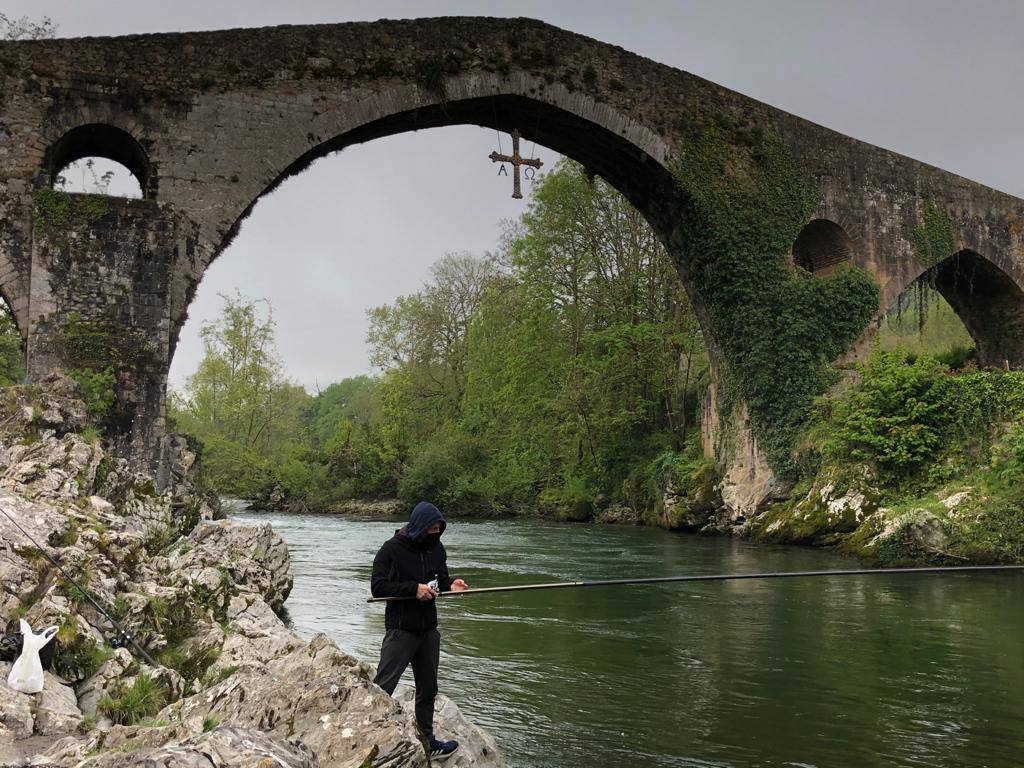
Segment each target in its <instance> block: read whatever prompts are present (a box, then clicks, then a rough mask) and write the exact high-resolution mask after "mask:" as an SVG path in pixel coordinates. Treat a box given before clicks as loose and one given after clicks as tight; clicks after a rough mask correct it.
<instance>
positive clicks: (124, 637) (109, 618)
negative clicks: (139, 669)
mask: <svg viewBox="0 0 1024 768" xmlns="http://www.w3.org/2000/svg"><path fill="white" fill-rule="evenodd" d="M0 512H3V513H4V517H6V518H7V519H8V520H10V521H11V522H12V523H14V526H15V527H16V528H17V529H18V530H19V531H21V533H22V535H23V536H24V537H25V538H26V539H28V540H29V541H30V542H32V546H33V547H35V548H36V549H37V550H38V551H39V552H41V553H42V555H43V557H45V558H46V559H47V560H49V561H50V562H51V563H52V564H53V567H54V568H56V569H57V570H58V571H60V573H61V575H62V576H63V577H64V578H65V579H67V580H68V581H69V582H71V585H72V586H73V587H74V588H75V589H77V590H78V592H79V594H81V595H82V596H84V597H85V599H86V600H88V601H89V602H90V603H92V606H93V608H95V609H96V610H97V611H99V612H100V613H102V614H103V615H104V616H106V617H107V621H109V622H110V623H111V624H113V625H114V629H116V630H117V631H118V633H119V637H120V639H121V640H124V641H126V642H127V643H128V644H129V645H131V647H132V648H134V649H135V650H136V652H137V653H138V654H139V656H141V657H142V658H143V660H144V661H145V662H146V663H147V664H149V665H150V666H151V667H156V666H158V665H157V663H156V662H155V661H153V658H152V657H151V656H150V655H149V654H148V653H146V651H145V649H144V648H143V647H142V646H141V645H139V644H138V643H136V642H135V638H134V637H132V636H131V635H129V634H128V633H127V632H126V631H125V629H124V627H122V626H121V625H120V624H119V623H118V622H117V620H116V619H115V618H114V617H113V616H111V615H110V614H109V613H107V611H106V610H104V608H103V606H102V605H100V604H99V603H98V602H96V600H94V599H93V596H92V594H91V593H90V592H89V590H87V589H86V588H85V587H83V586H81V585H80V584H79V583H78V582H77V581H75V580H74V579H73V578H71V574H69V573H68V572H67V571H65V570H64V567H63V566H62V565H61V564H60V563H58V562H57V561H56V560H55V559H54V558H53V557H51V556H50V553H49V552H47V551H46V550H45V549H43V548H42V547H41V546H39V544H38V543H37V542H36V540H35V539H33V538H32V537H31V536H29V533H28V531H26V530H25V529H24V528H22V527H21V524H20V523H18V521H17V520H15V519H14V518H13V517H11V516H10V515H9V514H7V510H6V509H4V508H3V507H0Z"/></svg>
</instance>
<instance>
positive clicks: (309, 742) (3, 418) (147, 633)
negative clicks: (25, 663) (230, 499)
mask: <svg viewBox="0 0 1024 768" xmlns="http://www.w3.org/2000/svg"><path fill="white" fill-rule="evenodd" d="M94 434H95V430H93V429H92V428H91V427H90V426H89V424H88V419H87V416H86V408H85V406H84V405H83V403H82V402H81V400H80V399H79V392H78V389H77V385H76V384H75V383H74V382H73V381H71V380H70V379H62V378H53V379H48V380H46V381H44V382H42V383H40V384H38V385H34V386H24V387H15V388H9V389H4V390H2V391H0V507H2V508H3V510H4V511H5V512H6V513H7V515H10V518H11V519H8V518H7V517H6V516H2V515H0V542H2V544H3V548H2V550H0V575H2V592H0V616H2V617H3V618H4V619H5V620H6V621H7V632H8V634H10V633H11V632H12V631H16V627H17V624H18V619H20V618H25V619H26V620H28V621H29V622H30V624H31V625H32V626H33V627H34V628H40V627H46V626H50V625H57V626H59V627H60V630H59V633H58V636H57V642H56V650H55V656H54V663H53V667H52V669H51V670H50V671H49V672H47V673H46V680H45V688H44V691H43V692H42V693H41V694H36V695H27V694H22V693H18V692H16V691H13V690H11V689H10V688H8V687H7V686H6V684H5V683H2V682H0V766H15V765H37V766H39V765H46V766H68V767H70V766H75V767H76V768H121V767H127V766H139V765H145V766H154V767H158V766H161V767H166V768H170V766H175V768H183V767H184V768H193V767H194V768H212V767H214V766H216V767H217V768H221V767H224V768H227V767H229V766H231V767H233V766H257V765H259V766H263V765H267V766H270V765H276V766H286V767H287V768H314V767H316V766H332V767H333V766H338V767H345V766H352V767H353V768H355V767H356V766H371V765H387V766H426V765H429V762H428V759H427V757H426V755H425V753H424V750H423V747H422V745H421V743H420V741H419V739H418V738H417V734H416V730H415V720H414V717H413V714H412V710H411V698H410V697H409V696H408V695H407V694H406V695H399V696H397V697H396V698H394V699H393V698H391V697H389V696H388V695H387V694H385V693H384V692H383V691H381V690H380V689H379V688H377V687H376V686H375V685H373V684H372V682H371V680H372V677H373V672H374V670H373V668H372V667H371V666H370V665H368V664H366V663H363V662H360V661H359V660H357V659H355V658H354V657H352V656H350V655H348V654H346V653H345V652H344V651H342V650H341V649H339V648H338V647H337V646H336V645H335V644H334V643H333V642H332V641H331V640H330V639H329V638H328V637H326V636H325V635H322V634H318V635H316V636H314V637H313V638H312V639H311V640H310V641H309V642H305V641H303V640H302V639H301V638H299V637H298V636H297V635H295V634H294V633H292V632H291V631H290V630H289V629H288V628H287V626H286V625H285V624H284V622H283V621H282V620H281V618H280V617H279V616H278V615H277V613H276V611H279V610H280V609H281V608H282V606H283V605H284V602H285V600H286V598H287V597H288V593H289V592H290V590H291V587H292V575H291V570H290V563H289V558H288V549H287V546H286V545H285V543H284V541H283V540H282V539H281V538H280V537H279V536H278V535H277V534H276V533H275V532H274V531H273V529H272V528H271V527H270V526H269V525H267V524H260V525H240V524H234V523H230V522H228V521H226V520H223V519H218V518H220V517H221V515H220V513H219V511H218V508H217V506H216V503H215V501H213V500H212V499H211V498H210V497H209V496H207V495H206V494H204V493H202V492H201V491H200V490H198V488H197V485H196V482H195V474H196V470H197V460H196V455H195V453H194V452H193V451H192V450H190V448H189V446H188V444H187V442H186V441H185V440H184V439H175V440H173V441H172V444H173V448H174V450H173V455H174V458H173V460H172V462H171V468H170V470H171V472H170V474H171V482H170V484H169V487H168V488H167V489H166V490H165V491H163V492H158V491H157V490H156V489H155V487H154V484H153V481H152V479H151V478H149V477H146V476H144V475H140V474H137V473H134V472H132V471H131V470H130V469H129V467H128V465H127V463H126V462H125V461H124V460H121V459H117V458H114V457H112V456H111V455H109V454H108V453H106V452H105V451H104V448H103V446H102V443H101V441H100V440H99V439H98V438H97V437H95V436H93V437H90V435H94ZM11 520H13V521H16V522H17V523H18V525H20V526H21V529H24V531H22V530H20V529H19V528H18V527H17V526H16V525H14V524H13V523H12V522H11ZM26 534H27V535H26ZM29 537H31V541H30V540H29ZM33 541H34V542H35V543H33ZM37 545H38V547H37ZM47 555H48V556H49V558H53V559H54V560H56V561H57V562H58V563H60V564H61V566H62V567H63V569H64V570H65V571H67V572H68V574H69V575H70V576H71V577H72V578H73V580H74V581H75V582H76V583H77V584H78V585H81V587H83V588H85V589H86V590H88V591H89V593H91V595H93V596H94V597H95V599H96V600H97V601H98V602H99V603H100V605H102V606H104V608H105V609H106V610H107V611H108V613H109V614H110V615H111V616H112V617H113V618H114V619H115V620H116V621H117V622H118V623H119V624H121V625H122V626H123V627H124V628H125V630H126V631H127V632H128V633H129V634H131V635H132V636H133V637H134V638H135V640H136V641H137V642H138V643H139V644H140V645H141V646H142V647H143V648H145V650H146V651H147V653H148V654H149V655H150V656H151V657H152V658H153V659H154V660H155V662H156V665H155V666H153V665H148V664H146V663H144V661H142V660H141V659H139V658H137V657H136V656H135V655H133V653H131V652H129V650H128V649H127V648H125V647H119V648H112V647H111V642H110V641H112V640H114V639H115V638H117V636H118V631H117V629H116V628H115V627H114V626H113V624H112V622H111V621H110V620H108V619H107V618H106V617H104V616H103V615H102V614H101V613H100V612H99V611H97V610H96V609H95V608H94V607H93V606H92V605H90V603H89V601H88V599H87V597H86V595H85V594H84V592H83V591H82V590H81V589H79V587H77V586H75V584H72V583H71V581H70V580H68V579H66V578H65V577H64V576H63V575H62V574H61V573H60V571H59V570H58V569H57V568H55V567H54V566H53V565H52V563H51V562H50V559H49V558H48V557H47ZM9 668H10V663H9V662H8V663H2V664H0V679H2V680H6V677H7V672H8V670H9ZM437 711H438V714H437V718H436V722H437V727H438V731H439V733H440V734H441V735H443V736H444V737H446V738H456V739H458V740H459V742H460V744H461V748H460V750H459V753H458V754H457V756H456V757H455V758H453V759H452V760H450V761H449V762H448V763H447V764H448V765H453V766H484V767H486V768H490V767H491V766H495V767H496V766H503V765H504V761H503V759H502V757H501V754H500V752H499V750H498V748H497V746H496V744H495V742H494V740H493V738H491V736H490V735H489V734H487V733H486V732H484V731H483V730H481V729H480V728H478V727H476V726H474V725H473V724H472V723H470V722H469V721H468V720H466V719H465V718H464V717H463V716H462V714H461V713H460V712H459V710H458V707H457V706H456V705H455V704H454V703H452V702H451V701H449V700H447V699H445V698H444V697H439V701H438V710H437Z"/></svg>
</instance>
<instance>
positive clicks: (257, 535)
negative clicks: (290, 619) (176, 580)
mask: <svg viewBox="0 0 1024 768" xmlns="http://www.w3.org/2000/svg"><path fill="white" fill-rule="evenodd" d="M188 543H189V545H190V547H189V549H188V550H187V551H186V552H184V553H183V554H181V553H179V554H176V555H173V556H172V557H171V563H170V565H171V568H173V569H175V570H180V571H185V570H187V571H193V572H198V571H201V570H202V569H204V568H218V567H223V568H226V569H227V570H228V571H229V572H230V574H231V579H232V581H233V582H234V584H235V586H236V587H238V588H239V589H241V590H243V591H248V592H254V593H256V594H258V595H260V596H261V597H262V598H263V599H264V600H266V601H267V603H268V604H269V605H270V607H271V608H274V609H275V610H276V609H280V608H281V606H283V605H284V601H285V598H287V597H288V594H289V593H290V592H291V590H292V572H291V562H290V560H289V559H288V545H286V544H285V543H284V540H283V539H282V538H281V537H280V536H279V535H278V534H277V533H276V532H275V531H274V529H273V528H271V527H270V525H269V524H268V523H259V524H257V525H241V524H233V525H228V524H227V523H225V522H201V523H200V524H199V525H197V526H196V528H195V530H194V531H193V532H192V534H191V535H190V536H189V538H188Z"/></svg>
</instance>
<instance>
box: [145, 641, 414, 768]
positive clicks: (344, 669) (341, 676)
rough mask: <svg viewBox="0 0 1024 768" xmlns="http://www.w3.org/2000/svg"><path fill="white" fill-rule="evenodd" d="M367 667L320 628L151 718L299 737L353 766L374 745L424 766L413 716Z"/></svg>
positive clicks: (319, 753)
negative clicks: (373, 679) (306, 640)
mask: <svg viewBox="0 0 1024 768" xmlns="http://www.w3.org/2000/svg"><path fill="white" fill-rule="evenodd" d="M370 672H371V668H370V667H369V666H368V665H366V664H362V663H360V662H359V661H358V660H357V659H355V658H353V657H351V656H349V655H347V654H345V653H342V652H341V651H340V650H339V649H338V648H337V646H336V645H334V643H333V642H332V641H331V640H330V639H328V638H327V637H326V635H316V636H315V637H314V638H313V639H312V640H311V641H310V642H309V644H308V645H305V646H303V647H300V648H298V649H296V650H295V651H293V652H292V653H289V654H287V655H286V656H283V657H281V658H278V659H275V660H273V661H271V662H269V663H268V664H267V665H266V666H265V668H263V669H260V668H259V667H257V666H250V667H247V668H244V669H239V670H238V671H237V672H235V673H234V674H233V675H231V676H230V677H229V678H228V679H226V680H224V681H223V682H221V683H218V684H217V685H215V686H213V687H212V688H209V689H207V690H205V691H204V692H202V693H200V694H197V695H194V696H190V697H188V698H187V699H184V700H182V701H181V702H178V703H176V704H172V705H171V706H169V707H166V708H164V709H163V710H161V712H160V713H159V714H158V715H157V719H158V720H166V721H168V722H170V723H171V724H181V725H183V726H185V727H186V728H188V729H189V730H190V731H192V732H196V731H201V730H202V729H203V725H204V723H206V724H209V723H211V722H216V723H231V724H233V725H236V726H240V727H242V728H256V729H259V730H261V731H264V732H266V733H267V734H268V735H269V736H271V737H273V738H274V739H275V740H277V741H280V740H283V739H286V738H289V737H294V738H298V739H301V741H302V742H303V743H305V744H306V745H307V746H308V747H309V748H310V749H311V750H312V751H313V753H314V754H315V755H316V758H317V760H318V763H319V765H329V766H332V767H335V766H336V767H337V768H358V767H359V766H362V765H364V764H365V763H366V761H367V759H368V757H369V756H370V754H371V753H372V752H373V751H374V750H376V754H377V760H378V763H376V764H382V765H396V766H397V765H402V766H410V767H411V766H426V765H427V764H428V763H427V758H426V754H425V752H424V749H423V745H422V744H421V743H420V741H419V739H418V737H417V734H416V726H415V721H414V719H413V718H411V717H409V716H408V715H406V713H405V712H404V711H403V710H402V708H401V705H400V704H399V703H398V702H397V701H395V700H394V699H392V698H391V697H390V696H388V695H387V694H386V693H384V691H382V690H381V689H380V688H378V687H377V686H375V685H374V684H373V683H372V682H371V681H370Z"/></svg>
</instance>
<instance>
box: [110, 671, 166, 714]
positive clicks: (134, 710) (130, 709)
mask: <svg viewBox="0 0 1024 768" xmlns="http://www.w3.org/2000/svg"><path fill="white" fill-rule="evenodd" d="M167 698H168V696H167V690H166V689H165V687H164V686H163V685H162V684H161V683H160V682H159V681H157V680H155V679H154V678H152V677H150V676H149V675H148V674H146V673H145V672H142V673H140V674H139V675H137V676H136V678H135V680H134V681H133V682H132V684H131V685H130V686H126V685H123V684H122V685H121V686H119V687H118V689H117V691H116V692H115V693H114V694H113V695H108V696H104V697H103V699H101V700H100V703H99V709H100V711H101V712H102V713H103V714H105V715H106V716H107V717H109V718H110V719H111V720H113V721H114V723H116V724H118V725H132V724H134V723H137V722H139V721H140V720H142V719H143V718H146V717H152V716H153V715H155V714H156V713H157V712H159V711H160V710H161V709H163V708H164V706H166V704H167Z"/></svg>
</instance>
